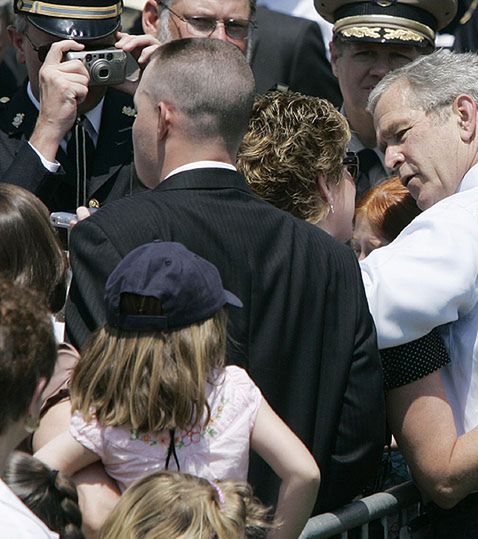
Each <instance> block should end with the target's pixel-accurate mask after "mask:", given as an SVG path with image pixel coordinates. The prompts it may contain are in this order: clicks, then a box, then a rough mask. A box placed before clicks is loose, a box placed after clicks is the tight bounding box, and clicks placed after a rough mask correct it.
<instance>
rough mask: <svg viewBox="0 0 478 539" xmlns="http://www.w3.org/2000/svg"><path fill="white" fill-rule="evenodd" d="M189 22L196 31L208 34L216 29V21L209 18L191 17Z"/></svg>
mask: <svg viewBox="0 0 478 539" xmlns="http://www.w3.org/2000/svg"><path fill="white" fill-rule="evenodd" d="M187 21H188V22H189V24H190V25H191V26H192V27H193V28H194V29H196V30H198V31H200V32H208V31H211V30H214V28H215V27H216V21H215V19H211V18H209V17H189V18H188V19H187Z"/></svg>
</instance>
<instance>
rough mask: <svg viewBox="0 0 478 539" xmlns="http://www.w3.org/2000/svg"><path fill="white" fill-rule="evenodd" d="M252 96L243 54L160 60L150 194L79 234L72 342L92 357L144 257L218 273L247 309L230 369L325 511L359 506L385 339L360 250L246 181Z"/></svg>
mask: <svg viewBox="0 0 478 539" xmlns="http://www.w3.org/2000/svg"><path fill="white" fill-rule="evenodd" d="M191 88H194V92H191V91H190V89H191ZM253 98H254V81H253V75H252V72H251V70H250V68H249V66H248V65H247V61H246V59H245V57H244V55H243V54H241V53H240V51H239V50H238V48H237V47H233V46H231V45H230V44H226V43H223V42H221V41H219V40H216V39H183V40H176V41H172V42H170V43H168V44H166V45H164V46H162V47H161V48H160V49H159V53H158V54H157V55H156V56H155V58H154V60H152V62H151V63H150V65H149V66H148V67H147V68H146V70H145V72H144V75H143V78H142V81H141V83H140V85H139V87H138V90H137V92H136V95H135V104H136V107H137V111H138V116H137V118H136V121H135V124H134V128H133V142H134V150H135V166H136V169H137V172H138V175H139V176H140V178H141V180H142V181H143V182H144V183H145V185H147V186H148V187H149V188H151V190H150V191H147V192H145V193H141V194H139V195H136V196H134V197H130V198H124V199H122V200H119V201H115V202H113V203H111V204H108V205H107V206H105V207H104V208H102V209H101V210H100V211H99V212H96V213H95V214H94V215H93V216H92V217H90V218H89V219H86V220H85V221H82V222H80V223H79V224H78V225H76V226H75V228H74V229H73V231H72V234H71V238H70V256H71V262H72V267H73V275H74V277H73V283H72V287H71V294H70V299H69V303H68V306H67V330H68V334H69V336H70V338H71V339H72V341H73V342H74V343H75V344H76V345H78V346H81V345H82V344H83V343H84V342H85V339H86V338H87V337H88V335H89V333H90V332H91V331H92V330H94V329H95V328H96V327H97V326H99V325H100V324H102V323H103V322H104V305H103V300H102V298H103V289H104V285H105V281H106V279H107V277H108V275H109V274H110V272H111V271H112V270H113V268H114V267H115V265H116V264H117V263H118V262H119V260H121V259H122V258H123V257H124V256H125V255H126V254H127V253H128V252H129V251H131V250H132V249H134V248H135V247H137V246H138V245H141V244H144V243H147V242H150V241H152V240H155V239H162V240H168V241H177V242H181V243H183V244H184V245H186V246H187V247H188V248H189V249H191V250H192V251H194V252H197V253H198V254H200V255H201V256H203V257H205V258H206V259H208V260H210V261H211V262H213V263H214V264H215V265H216V266H217V267H218V268H219V271H220V273H221V276H222V279H223V282H224V285H225V286H227V287H228V289H230V290H232V291H233V292H234V293H235V294H237V295H238V296H239V297H240V298H241V300H242V302H243V303H244V308H243V309H242V310H241V312H240V313H232V312H231V313H230V315H231V337H232V339H231V343H232V344H231V346H230V350H229V361H230V362H233V363H237V364H240V365H242V366H244V367H245V368H246V369H247V370H248V371H249V373H250V374H251V376H252V378H253V379H254V380H255V382H256V383H257V384H258V385H259V387H260V388H261V390H262V391H263V393H264V395H265V397H266V398H267V399H268V400H269V402H270V403H271V405H272V407H273V408H274V409H275V410H276V411H277V412H278V413H279V414H280V415H281V417H282V418H283V419H284V420H285V421H286V422H287V423H288V424H289V425H290V426H291V427H292V429H293V430H294V431H295V432H296V433H297V434H298V435H299V436H300V437H301V439H302V440H303V441H304V442H305V443H306V445H307V446H308V447H309V449H310V450H311V451H312V452H313V454H314V456H315V457H316V459H317V461H318V463H319V465H320V467H321V475H322V486H321V489H320V494H319V501H318V505H317V510H325V509H330V508H332V507H337V506H338V505H340V504H342V503H344V502H346V501H348V500H350V499H351V498H352V497H353V496H355V495H356V494H357V493H358V492H359V491H360V489H361V488H362V487H363V485H364V483H365V482H366V481H367V480H368V479H370V477H371V475H373V473H374V470H375V467H376V465H377V462H378V460H379V457H380V455H381V453H382V449H383V442H384V400H383V391H382V374H381V367H380V361H379V357H378V354H377V349H376V343H375V331H374V327H373V323H372V321H371V318H370V314H369V312H368V308H367V304H366V300H365V296H364V291H363V287H362V283H361V279H360V272H359V270H358V265H357V262H356V260H355V257H354V254H353V252H352V251H351V250H350V249H349V248H347V247H346V246H343V245H342V244H339V243H338V242H336V241H335V240H334V239H332V238H331V237H330V236H329V235H328V234H326V233H325V232H323V231H321V230H319V229H318V228H316V227H314V226H312V225H309V224H308V223H305V222H303V221H300V220H298V219H295V218H294V217H292V216H291V215H290V214H288V213H285V212H282V211H280V210H278V209H276V208H274V207H273V206H271V205H270V204H268V203H267V202H265V201H263V200H261V199H260V198H258V197H256V196H255V195H254V194H253V193H252V192H251V191H250V190H249V189H248V187H247V185H246V182H245V180H244V178H243V177H242V176H241V175H240V174H238V173H237V172H236V170H235V167H234V162H235V159H236V153H237V150H238V148H239V144H240V141H241V139H242V136H243V134H244V133H245V131H246V129H247V126H248V118H249V113H250V109H251V106H252V102H253ZM238 311H239V310H238ZM250 478H251V481H252V482H253V484H254V486H255V488H256V492H257V494H258V495H259V496H260V497H262V498H263V499H264V500H265V501H273V500H274V497H275V494H276V493H277V492H276V486H277V485H276V481H275V478H274V477H273V474H271V472H270V470H268V469H267V468H265V465H264V463H262V462H259V461H258V460H254V461H253V462H252V464H251V473H250Z"/></svg>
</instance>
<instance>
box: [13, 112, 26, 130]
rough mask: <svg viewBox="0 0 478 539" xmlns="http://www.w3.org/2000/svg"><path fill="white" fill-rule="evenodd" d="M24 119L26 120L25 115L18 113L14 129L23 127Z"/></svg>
mask: <svg viewBox="0 0 478 539" xmlns="http://www.w3.org/2000/svg"><path fill="white" fill-rule="evenodd" d="M24 119H25V113H24V112H17V114H15V117H14V118H13V120H12V125H13V127H15V128H16V129H18V128H19V127H20V126H21V125H22V123H23V120H24Z"/></svg>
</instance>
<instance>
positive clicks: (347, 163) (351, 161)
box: [342, 152, 359, 182]
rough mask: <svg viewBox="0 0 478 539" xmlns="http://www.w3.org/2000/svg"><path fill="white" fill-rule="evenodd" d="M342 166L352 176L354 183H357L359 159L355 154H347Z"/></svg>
mask: <svg viewBox="0 0 478 539" xmlns="http://www.w3.org/2000/svg"><path fill="white" fill-rule="evenodd" d="M342 164H343V165H344V167H345V168H346V169H347V171H348V173H349V174H350V175H351V176H352V180H353V181H354V182H356V181H357V178H358V174H359V157H358V155H357V154H356V153H355V152H347V153H346V154H345V157H344V158H343V159H342Z"/></svg>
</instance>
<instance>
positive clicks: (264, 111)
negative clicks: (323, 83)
mask: <svg viewBox="0 0 478 539" xmlns="http://www.w3.org/2000/svg"><path fill="white" fill-rule="evenodd" d="M349 141H350V130H349V127H348V124H347V121H346V120H345V118H344V117H343V116H342V115H341V114H340V113H339V112H338V111H337V110H336V109H335V108H334V106H333V105H332V104H331V103H329V102H328V101H327V100H325V99H320V98H318V97H312V96H305V95H301V94H299V93H295V92H280V91H276V92H268V93H267V94H265V95H263V96H259V97H258V98H257V99H256V101H255V103H254V107H253V112H252V116H251V120H250V123H249V130H248V132H247V133H246V135H245V136H244V139H243V141H242V144H241V148H240V150H239V156H238V162H237V165H238V169H239V170H240V171H241V172H242V173H243V174H244V176H245V177H246V180H247V182H248V183H249V186H250V187H251V188H252V190H253V191H254V192H255V193H256V194H257V195H259V196H260V197H262V198H264V199H265V200H267V201H268V202H270V203H271V204H273V205H274V206H276V207H277V208H280V209H282V210H284V211H287V212H289V213H292V215H294V216H295V217H298V218H299V219H303V220H305V221H308V222H309V223H311V224H313V225H317V226H319V227H321V228H322V229H324V230H325V231H327V232H328V233H329V234H331V235H332V236H334V237H335V238H337V239H338V240H340V241H348V240H349V239H350V238H351V236H352V222H353V215H354V205H355V182H354V180H355V178H356V175H357V173H358V158H357V156H356V155H355V154H354V153H353V152H347V145H348V143H349Z"/></svg>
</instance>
